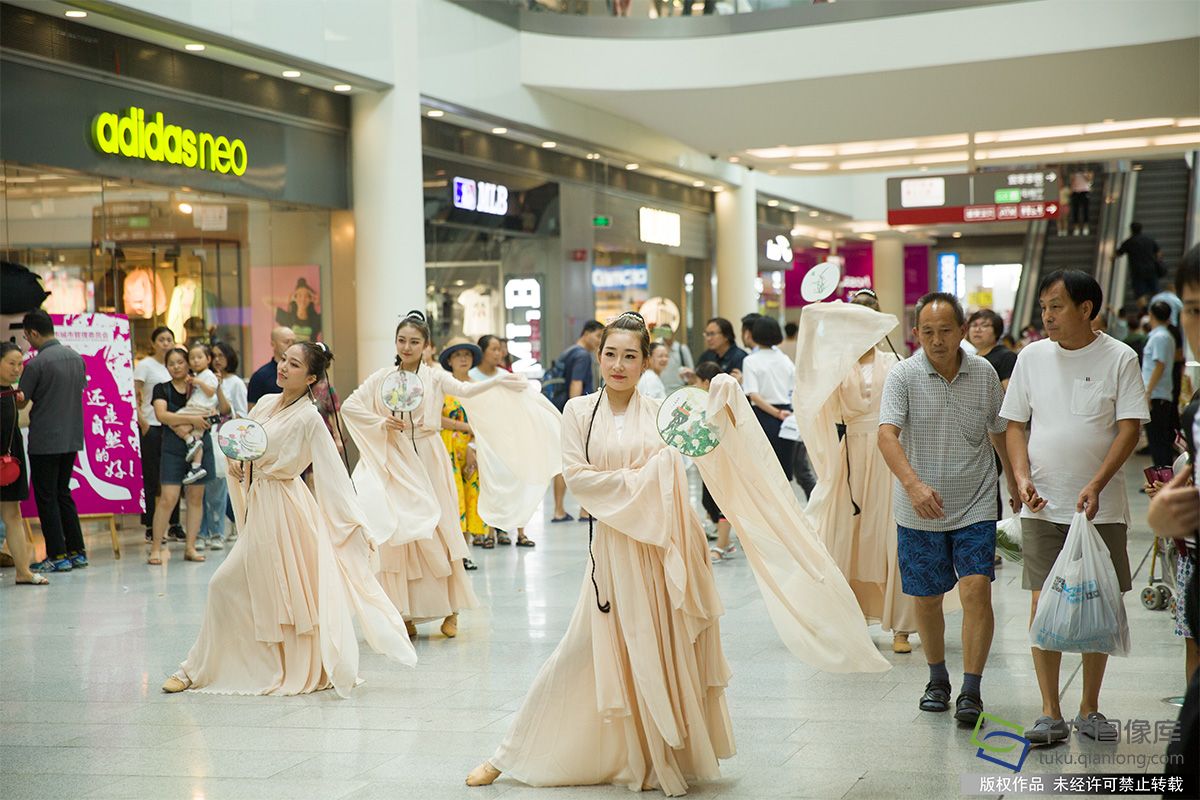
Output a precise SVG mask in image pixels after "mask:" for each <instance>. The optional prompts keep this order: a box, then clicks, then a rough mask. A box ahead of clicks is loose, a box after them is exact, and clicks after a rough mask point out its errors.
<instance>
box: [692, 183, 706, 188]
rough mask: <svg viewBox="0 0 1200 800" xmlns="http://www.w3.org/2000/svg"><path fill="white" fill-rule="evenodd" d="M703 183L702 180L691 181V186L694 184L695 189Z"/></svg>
mask: <svg viewBox="0 0 1200 800" xmlns="http://www.w3.org/2000/svg"><path fill="white" fill-rule="evenodd" d="M703 185H704V181H692V186H695V187H696V188H697V189H699V188H700V187H701V186H703Z"/></svg>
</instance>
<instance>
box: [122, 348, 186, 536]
mask: <svg viewBox="0 0 1200 800" xmlns="http://www.w3.org/2000/svg"><path fill="white" fill-rule="evenodd" d="M150 346H151V350H150V354H149V355H147V356H146V357H145V358H143V359H142V360H141V361H139V362H137V364H136V365H135V366H134V368H133V390H134V392H135V393H136V395H137V416H138V431H139V432H140V433H141V445H142V490H143V492H144V493H145V502H146V510H145V512H143V513H142V525H143V526H144V527H145V528H146V541H147V542H150V541H151V540H152V539H153V538H154V507H155V504H156V503H157V502H158V491H159V476H158V467H159V464H160V463H161V462H162V435H163V429H162V423H161V422H159V421H158V417H156V416H154V402H153V395H154V387H155V386H158V385H159V384H160V383H166V382H167V381H169V380H171V375H170V373H168V372H167V366H166V361H165V359H166V356H167V353H168V352H169V351H170V350H171V349H172V348H174V347H175V334H173V333H172V332H171V329H170V328H168V327H167V326H165V325H160V326H158V327H157V328H155V329H154V330H153V331H151V333H150ZM167 535H168V536H172V537H174V538H178V539H182V538H183V528H181V527H180V526H179V509H178V508H176V509H175V510H174V511H172V512H171V519H170V528H169V529H168V531H167Z"/></svg>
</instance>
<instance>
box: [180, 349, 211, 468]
mask: <svg viewBox="0 0 1200 800" xmlns="http://www.w3.org/2000/svg"><path fill="white" fill-rule="evenodd" d="M211 360H212V354H211V353H210V352H209V349H208V345H206V344H200V343H195V344H193V345H191V346H190V347H189V348H188V366H189V367H190V368H191V374H190V375H189V376H188V379H187V380H188V384H189V385H190V386H191V387H192V391H191V394H189V395H188V401H187V405H185V406H184V407H183V408H181V409H179V412H178V413H180V414H184V415H187V416H193V417H204V418H206V419H208V420H209V422H216V420H217V418H218V405H219V398H218V397H217V392H218V387H219V386H220V381H218V380H217V376H216V375H215V374H214V373H213V371H212V370H211V369H209V363H210V362H211ZM171 429H172V430H173V431H175V433H177V434H178V435H179V437H180V438H182V439H183V440H185V441H186V442H187V443H188V449H187V459H188V461H190V462H191V467H190V468H189V469H188V471H187V474H186V475H184V476H183V484H184V485H185V486H188V485H191V484H193V483H196V482H197V481H202V480H204V479H205V478H206V477H208V470H206V469H204V467H202V466H200V465H201V463H202V462H203V460H204V431H199V432H197V431H196V429H195V427H194V426H192V425H172V426H171Z"/></svg>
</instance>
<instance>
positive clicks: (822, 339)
mask: <svg viewBox="0 0 1200 800" xmlns="http://www.w3.org/2000/svg"><path fill="white" fill-rule="evenodd" d="M896 326H897V322H896V318H895V317H894V316H892V315H891V314H882V313H880V311H879V300H878V299H877V298H876V296H875V293H874V292H872V291H870V290H869V289H868V290H864V291H861V292H858V293H857V294H856V295H855V296H854V298H853V301H852V302H851V303H841V302H835V303H815V304H813V305H809V306H806V307H805V309H804V313H803V314H801V315H800V333H799V335H798V337H797V343H798V344H797V350H796V389H795V392H794V393H793V395H792V404H793V406H794V407H795V409H796V422H797V424H798V425H799V427H800V437H801V438H802V439H803V440H804V443H805V445H806V446H807V448H808V457H809V459H811V461H812V465H813V470H814V471H815V472H816V473H817V486H816V488H815V489H814V490H813V493H812V497H810V498H809V500H808V505H807V506H806V507H805V513H806V514H807V515H808V518H809V520H810V521H811V522H812V526H813V528H814V529H815V530H816V531H817V534H818V535H819V536H820V538H821V541H822V542H824V543H825V547H826V548H828V550H829V554H830V555H831V556H833V560H834V561H836V562H837V565H838V566H839V567H840V568H841V570H842V574H843V575H845V577H846V580H847V581H849V583H850V588H851V589H852V590H854V595H855V597H857V598H858V604H859V606H860V607H861V608H862V613H863V616H864V617H866V619H867V620H868V621H869V622H878V623H880V625H881V626H882V627H883V629H884V630H888V631H892V634H893V639H892V649H893V650H894V651H895V652H897V653H909V652H912V645H911V644H910V643H909V641H908V637H909V634H910V633H911V632H912V631H915V630H916V629H917V617H916V605H915V603H914V602H913V599H912V598H911V597H909V596H907V595H905V594H904V593H903V591H902V590H901V586H900V570H899V566H898V562H897V545H896V524H895V521H894V519H893V516H892V485H893V481H892V473H891V471H890V470H888V467H887V464H886V463H884V460H883V456H882V455H881V454H880V453H879V447H878V437H879V433H878V431H879V401H880V398H881V397H882V396H883V382H884V380H885V379H886V378H887V374H888V371H889V370H891V368H892V367H893V366H894V365H895V364H898V363H899V361H900V357H899V356H898V355H896V354H895V353H894V352H893V351H891V349H890V348H889V349H887V350H884V349H882V348H881V347H880V345H882V344H883V343H884V341H885V337H886V336H887V335H888V333H890V332H891V331H892V330H893V329H895V328H896ZM947 597H948V598H954V599H953V600H951V601H950V602H951V603H953V604H954V606H955V607H957V599H956V598H957V594H953V593H951V594H948V595H947Z"/></svg>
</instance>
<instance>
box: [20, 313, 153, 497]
mask: <svg viewBox="0 0 1200 800" xmlns="http://www.w3.org/2000/svg"><path fill="white" fill-rule="evenodd" d="M50 317H51V319H52V320H53V321H54V335H55V337H56V338H57V339H58V341H59V342H61V343H62V344H63V345H65V346H66V347H69V348H71V349H72V350H74V351H75V352H77V353H79V355H80V356H82V357H83V363H84V366H85V367H86V368H87V388H86V389H85V390H84V393H83V450H82V451H81V452H80V453H79V456H78V458H77V459H76V461H75V474H74V475H73V476H71V497H72V498H74V500H75V505H76V506H77V507H78V508H79V513H80V514H140V513H141V512H142V511H143V510H144V508H145V497H144V490H143V489H142V450H141V441H140V439H139V438H138V428H137V408H136V406H135V401H134V395H133V348H132V343H131V342H130V339H129V318H128V317H125V316H122V315H119V314H66V315H63V314H51V315H50ZM28 357H30V356H27V358H28ZM18 386H19V384H18ZM21 513H22V514H23V515H24V516H27V517H36V516H37V506H36V504H35V503H34V501H33V496H32V493H31V494H30V498H29V499H28V500H26V501H25V502H23V503H22V504H21Z"/></svg>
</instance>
